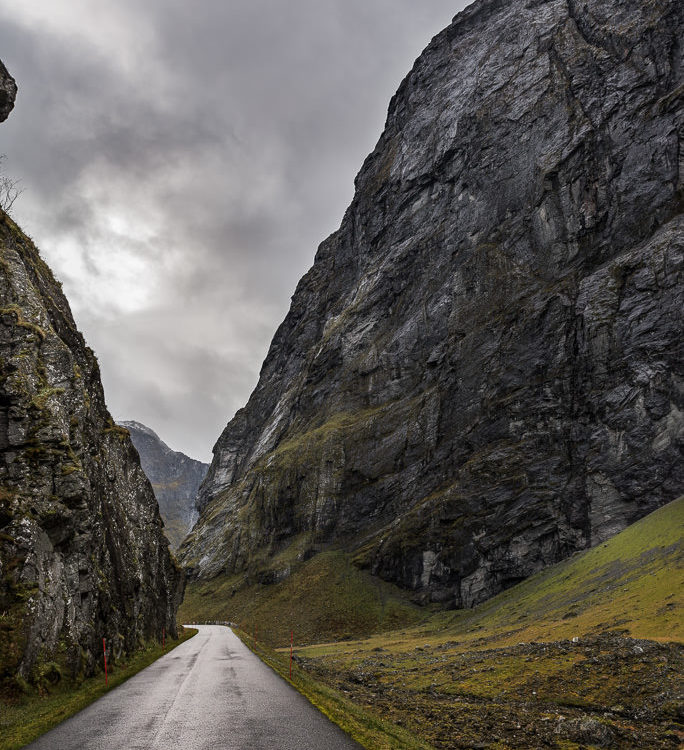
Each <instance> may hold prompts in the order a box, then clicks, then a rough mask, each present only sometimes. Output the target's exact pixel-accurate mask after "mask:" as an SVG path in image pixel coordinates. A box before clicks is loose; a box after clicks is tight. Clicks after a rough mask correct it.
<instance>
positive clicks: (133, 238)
mask: <svg viewBox="0 0 684 750" xmlns="http://www.w3.org/2000/svg"><path fill="white" fill-rule="evenodd" d="M30 5H31V6H41V0H31V1H30ZM464 5H465V3H464V2H461V1H456V2H447V1H446V0H425V2H422V3H415V2H412V0H374V1H372V2H368V0H292V1H290V2H287V3H285V2H282V1H281V2H276V1H275V0H231V1H230V2H219V1H218V0H200V1H199V2H197V3H192V4H189V3H187V2H185V0H182V1H181V0H148V1H147V2H145V3H139V2H137V0H136V2H134V1H133V0H119V2H118V3H113V0H112V2H111V3H108V2H107V0H93V2H92V3H88V4H85V5H84V6H83V7H87V8H89V9H90V8H92V10H89V11H88V13H85V14H84V15H83V17H79V16H78V15H77V14H76V13H75V12H74V10H72V9H71V8H72V3H71V2H70V0H44V1H43V3H42V6H41V10H42V11H44V12H45V13H47V14H59V13H61V14H62V18H67V20H68V23H67V25H66V26H65V25H64V24H62V25H61V26H59V25H58V24H57V23H55V24H37V23H29V22H28V21H27V20H26V18H27V17H26V16H25V15H24V14H23V13H22V12H20V11H17V6H16V5H14V4H10V3H9V0H0V58H2V59H3V60H4V61H5V63H6V64H7V66H8V68H9V70H10V71H11V72H12V74H13V75H14V77H15V78H16V79H17V82H18V84H19V95H18V98H17V104H16V108H15V110H14V112H13V113H12V116H11V117H10V118H9V119H8V121H7V122H6V123H5V124H4V125H3V129H2V131H0V139H2V140H1V141H0V153H6V154H7V155H8V159H7V164H6V167H7V169H8V170H10V172H11V173H12V174H13V176H15V177H20V178H22V180H23V184H24V187H25V188H26V191H25V193H24V195H23V196H22V198H21V199H20V201H19V202H18V203H17V204H16V209H15V216H16V218H17V219H18V220H19V221H20V223H21V224H22V226H23V227H24V229H25V230H26V231H27V232H28V233H29V234H31V235H32V236H33V237H34V238H35V239H36V241H37V243H38V244H39V246H40V247H41V250H42V252H43V254H44V256H45V258H46V260H47V261H48V262H49V263H50V264H51V265H52V266H53V268H54V270H55V272H56V274H57V276H58V277H59V278H61V279H62V280H63V282H64V287H65V290H66V292H67V295H68V296H69V299H70V301H71V303H72V307H73V309H74V314H75V316H76V319H77V322H78V323H79V325H81V326H82V328H83V329H84V331H85V333H86V335H87V338H88V340H89V343H90V345H91V346H92V347H93V348H94V349H95V351H96V352H97V353H98V356H99V359H100V362H101V367H102V372H103V379H104V383H105V388H106V394H107V400H108V403H109V405H110V408H111V409H112V411H113V412H114V413H115V415H116V416H117V417H121V418H130V419H137V420H140V421H143V422H148V423H149V424H150V426H151V427H153V428H155V429H156V430H158V431H159V433H160V435H161V436H162V437H163V439H164V440H166V441H167V442H168V443H169V444H170V445H172V446H173V447H175V448H177V449H180V450H185V451H186V452H188V453H190V454H191V455H194V456H196V457H199V458H202V459H204V460H206V459H207V458H208V457H209V451H210V448H211V446H212V445H213V443H214V441H215V440H216V438H217V437H218V434H219V433H220V431H221V429H222V428H223V426H224V425H225V423H226V422H227V420H228V419H229V418H230V417H231V416H232V414H233V413H234V411H235V410H236V409H238V408H239V407H240V406H241V405H243V404H244V403H245V401H246V400H247V398H248V396H249V393H250V391H251V389H252V388H253V386H254V385H255V383H256V378H257V376H258V372H259V368H260V365H261V361H262V359H263V357H264V355H265V353H266V350H267V347H268V344H269V341H270V338H271V336H272V335H273V333H274V332H275V329H276V327H277V326H278V324H279V323H280V321H281V319H282V318H283V316H284V315H285V313H286V312H287V308H288V306H289V299H290V296H291V294H292V292H293V291H294V288H295V285H296V283H297V281H298V279H299V277H300V276H301V275H302V274H303V273H304V272H305V271H306V270H307V269H308V267H309V266H310V264H311V262H312V260H313V257H314V254H315V251H316V248H317V246H318V244H319V243H320V241H321V240H323V239H324V238H325V237H326V236H327V235H328V234H330V232H332V231H333V230H334V229H336V227H337V225H338V224H339V221H340V219H341V217H342V214H343V212H344V210H345V208H346V206H347V204H348V203H349V201H350V199H351V197H352V191H353V178H354V176H355V174H356V172H357V171H358V169H359V168H360V166H361V164H362V162H363V159H364V158H365V156H366V154H367V153H368V152H369V151H370V150H372V148H373V146H374V145H375V142H376V140H377V138H378V137H379V135H380V132H381V130H382V125H383V123H384V118H385V114H386V109H387V104H388V102H389V99H390V97H391V96H392V94H393V93H394V91H395V90H396V88H397V86H398V84H399V82H400V80H401V78H402V77H403V76H404V75H405V74H406V73H407V72H408V70H409V69H410V67H411V65H412V62H413V60H414V59H415V58H416V57H417V56H418V55H419V53H420V52H421V50H422V49H423V48H424V47H425V46H426V44H427V43H428V42H429V40H430V37H431V36H432V35H433V34H435V33H437V32H438V31H439V30H440V29H441V28H443V27H444V26H445V25H446V24H447V23H448V22H449V21H450V20H451V17H452V16H453V15H454V14H455V13H456V12H457V11H458V10H459V9H460V8H461V7H463V6H464ZM76 6H77V4H76V5H74V7H76ZM98 9H99V10H100V11H102V10H109V11H111V12H112V13H115V14H116V18H115V20H116V22H117V24H118V26H116V28H115V29H114V31H112V34H114V37H113V38H112V39H109V38H107V37H106V36H104V35H106V34H107V33H108V32H107V30H106V29H103V28H101V27H100V26H98V24H97V23H95V22H94V19H95V16H96V13H97V11H98ZM69 13H71V16H70V15H69ZM91 14H92V15H91ZM50 18H52V16H50ZM117 35H118V36H117ZM124 47H125V49H124ZM119 49H121V57H120V58H119V55H117V50H119ZM119 268H120V269H122V270H121V273H120V274H119V273H118V269H119ZM110 275H111V279H110V278H109V277H110ZM141 295H142V297H143V299H141ZM120 300H123V301H124V302H125V303H126V304H121V305H119V304H118V302H119V301H120Z"/></svg>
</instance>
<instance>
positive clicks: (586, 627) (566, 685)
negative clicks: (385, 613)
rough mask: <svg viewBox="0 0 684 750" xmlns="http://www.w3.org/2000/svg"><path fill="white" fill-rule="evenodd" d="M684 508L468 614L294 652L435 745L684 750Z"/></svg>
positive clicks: (357, 699)
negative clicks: (676, 749)
mask: <svg viewBox="0 0 684 750" xmlns="http://www.w3.org/2000/svg"><path fill="white" fill-rule="evenodd" d="M683 530H684V498H680V499H679V500H676V501H674V502H672V503H670V504H669V505H667V506H665V507H663V508H661V509H659V510H658V511H656V512H654V513H652V514H651V515H650V516H648V517H646V518H644V519H642V520H641V521H639V522H638V523H636V524H634V525H633V526H631V527H629V528H628V529H626V530H625V531H623V532H622V533H621V534H619V535H617V536H616V537H614V538H613V539H611V540H609V541H608V542H606V543H604V544H602V545H600V546H599V547H596V548H594V549H591V550H588V551H586V552H583V553H579V554H577V555H575V556H574V557H572V558H571V559H569V560H566V561H564V562H562V563H560V564H558V565H554V566H553V567H550V568H548V569H546V570H544V571H542V572H541V573H539V574H537V575H535V576H533V577H531V578H529V579H528V580H527V581H524V582H523V583H521V584H519V585H518V586H515V587H514V588H512V589H509V590H508V591H505V592H503V593H502V594H500V595H499V596H497V597H495V598H493V599H491V600H490V601H489V602H486V603H485V604H483V605H481V606H479V607H477V608H475V609H473V610H469V611H454V612H439V613H436V614H433V615H432V616H431V617H430V618H429V619H427V620H426V621H424V622H423V623H420V624H418V625H416V626H409V627H405V628H403V629H402V630H398V631H394V632H387V633H379V634H376V635H374V636H373V637H371V638H369V639H366V640H362V641H355V642H351V643H329V644H319V645H313V646H309V647H306V648H300V649H297V651H296V654H297V657H298V658H299V664H300V666H301V667H302V668H304V669H305V670H306V671H307V673H308V674H309V676H310V678H311V679H314V680H317V681H318V682H322V683H324V684H326V685H327V686H328V687H330V688H331V689H334V690H337V691H338V692H339V693H341V694H343V695H344V696H345V699H346V700H352V701H353V702H354V703H355V704H356V705H359V706H365V707H366V709H367V710H368V711H369V712H370V713H371V714H372V715H376V716H378V717H382V718H383V719H384V720H386V721H390V722H393V723H394V724H397V725H399V726H402V727H403V728H404V729H406V730H407V731H409V732H410V733H412V734H413V735H414V736H415V737H417V738H420V739H421V740H422V741H427V742H428V743H429V744H430V745H431V746H432V747H436V748H466V747H486V748H501V749H502V748H537V747H550V748H565V749H566V750H568V749H570V748H582V747H584V748H587V747H615V748H646V747H648V748H674V747H679V746H682V741H683V740H684V726H682V723H681V720H682V716H683V714H682V707H681V676H682V673H683V672H684V649H683V648H682V643H683V642H684V622H683V618H682V606H683V605H684V543H683V539H682V532H683Z"/></svg>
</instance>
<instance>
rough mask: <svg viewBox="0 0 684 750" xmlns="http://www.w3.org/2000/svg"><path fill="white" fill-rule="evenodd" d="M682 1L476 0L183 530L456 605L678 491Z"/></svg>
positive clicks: (232, 560)
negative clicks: (348, 565)
mask: <svg viewBox="0 0 684 750" xmlns="http://www.w3.org/2000/svg"><path fill="white" fill-rule="evenodd" d="M683 13H684V6H682V4H681V3H680V2H677V0H585V1H584V2H581V3H580V2H578V1H577V0H479V1H478V2H476V3H474V4H473V5H471V6H470V7H469V8H467V9H466V10H465V11H463V12H462V13H460V14H459V15H458V16H456V18H455V19H454V21H453V23H452V24H451V25H450V26H449V27H448V28H447V29H445V30H444V31H443V32H442V33H440V34H439V35H438V36H437V37H435V39H433V40H432V42H431V43H430V45H429V46H428V47H427V49H426V50H425V51H424V52H423V54H422V55H421V56H420V58H419V59H418V60H417V61H416V63H415V65H414V67H413V70H412V71H411V73H410V74H409V75H408V76H407V77H406V79H405V80H404V81H403V83H402V84H401V86H400V88H399V90H398V92H397V94H396V95H395V96H394V98H393V99H392V101H391V104H390V107H389V113H388V117H387V123H386V127H385V131H384V133H383V134H382V136H381V138H380V140H379V142H378V144H377V146H376V148H375V150H374V151H373V153H372V154H371V155H370V156H369V157H368V158H367V160H366V162H365V163H364V165H363V167H362V169H361V171H360V173H359V175H358V176H357V179H356V192H355V196H354V199H353V201H352V204H351V206H350V207H349V209H348V210H347V212H346V214H345V216H344V219H343V221H342V225H341V227H340V229H339V230H338V231H337V232H335V233H334V234H333V235H332V236H331V237H329V238H328V239H327V240H326V241H325V242H323V243H322V245H321V246H320V247H319V249H318V252H317V254H316V258H315V262H314V265H313V267H312V268H311V270H310V271H309V272H308V273H307V274H306V275H305V276H304V277H303V278H302V280H301V281H300V283H299V285H298V287H297V289H296V292H295V294H294V296H293V299H292V305H291V308H290V311H289V313H288V315H287V317H286V318H285V320H284V322H283V323H282V324H281V326H280V327H279V329H278V331H277V332H276V334H275V337H274V339H273V342H272V344H271V348H270V351H269V353H268V355H267V357H266V360H265V362H264V364H263V367H262V370H261V374H260V379H259V383H258V385H257V387H256V390H255V391H254V393H253V394H252V396H251V398H250V399H249V402H248V404H247V406H246V407H245V408H244V409H242V410H240V411H239V412H238V413H237V414H236V416H235V417H234V419H233V420H232V421H231V422H230V423H229V424H228V426H227V427H226V429H225V430H224V432H223V434H222V435H221V437H220V438H219V440H218V442H217V443H216V446H215V448H214V459H213V462H212V464H211V467H210V469H209V472H208V475H207V478H206V480H205V481H204V483H203V485H202V488H201V490H200V495H199V501H198V508H199V510H200V519H199V521H198V523H197V525H196V526H195V529H194V531H193V532H192V534H191V535H190V537H189V538H188V540H187V541H186V542H185V544H184V545H183V546H182V547H181V553H180V554H181V561H182V563H183V564H184V565H185V566H187V568H188V569H189V570H190V571H191V574H192V575H195V576H199V577H201V578H209V577H212V576H215V575H217V574H219V573H222V572H227V573H231V572H235V571H245V572H246V573H247V574H248V575H249V576H251V577H252V579H256V580H263V581H268V580H273V579H274V578H276V579H277V578H278V577H280V576H282V575H286V574H287V570H288V569H289V568H288V567H287V566H286V565H285V564H284V563H283V562H282V561H284V560H285V559H287V560H289V561H291V560H296V559H298V558H299V559H304V558H306V557H308V556H310V555H312V554H315V553H316V552H317V551H318V550H320V549H322V548H323V547H325V546H327V545H340V546H343V547H345V548H346V549H350V550H354V551H355V553H356V558H355V559H356V562H357V564H358V565H361V566H365V567H367V568H369V569H370V570H371V571H372V572H373V573H375V574H377V575H379V576H381V577H382V578H385V579H387V580H390V581H394V582H397V583H399V584H401V585H403V586H405V587H408V588H410V589H413V590H415V591H416V596H417V598H418V599H419V600H421V601H429V600H432V601H441V602H444V603H446V604H449V605H452V606H471V605H473V604H474V603H476V602H479V601H482V600H483V599H485V598H487V597H488V596H490V595H492V594H494V593H496V592H497V591H499V590H500V589H502V588H504V587H506V586H509V585H511V584H513V583H515V582H517V581H519V580H520V579H522V578H524V577H526V576H528V575H530V574H531V573H533V572H535V571H537V570H539V569H540V568H542V567H543V566H545V565H547V564H549V563H553V562H555V561H557V560H559V559H561V558H563V557H566V556H568V555H570V554H572V553H573V552H574V551H576V550H578V549H582V548H585V547H587V546H590V545H592V544H596V543H597V542H600V541H601V540H603V539H606V538H607V537H608V536H610V535H612V534H614V533H616V532H617V531H619V530H621V529H623V528H624V527H625V526H626V525H627V524H629V523H631V522H632V521H634V520H636V519H637V518H639V517H641V516H643V515H645V514H646V513H648V512H649V511H651V510H653V509H654V508H656V507H657V506H659V505H661V504H663V503H665V502H667V501H669V500H672V499H673V498H675V497H677V496H678V495H679V494H681V493H682V491H683V487H684V467H683V465H682V463H681V457H680V449H681V437H682V431H683V428H684V422H683V420H682V359H683V358H682V339H681V330H682V318H681V310H682V298H683V293H682V283H681V268H682V246H683V238H684V232H683V228H682V207H683V200H682V185H681V172H682V153H683V152H682V144H681V138H682V128H683V127H684V125H683V122H682V119H683V114H684V107H682V93H683V87H682V44H681V40H682V38H684V25H683V21H682V15H683Z"/></svg>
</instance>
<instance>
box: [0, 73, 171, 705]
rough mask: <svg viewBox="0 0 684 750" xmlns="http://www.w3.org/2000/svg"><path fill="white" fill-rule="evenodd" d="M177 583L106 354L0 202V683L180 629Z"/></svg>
mask: <svg viewBox="0 0 684 750" xmlns="http://www.w3.org/2000/svg"><path fill="white" fill-rule="evenodd" d="M1 74H2V71H0V75H1ZM0 88H2V85H1V84H0ZM182 593H183V577H182V574H181V571H180V569H179V568H178V566H177V565H176V563H175V562H174V561H173V560H172V558H171V556H170V554H169V550H168V542H167V540H166V539H165V537H164V535H163V532H162V522H161V518H160V516H159V510H158V508H157V502H156V500H155V498H154V494H153V492H152V488H151V486H150V484H149V482H148V480H147V478H146V477H145V475H144V473H143V471H142V469H141V468H140V463H139V459H138V454H137V453H136V451H135V449H134V448H133V445H132V444H131V440H130V437H129V434H128V432H127V431H126V430H124V429H123V428H121V427H118V426H117V425H115V424H114V422H113V421H112V418H111V416H110V415H109V412H108V411H107V408H106V406H105V401H104V395H103V391H102V385H101V382H100V374H99V369H98V365H97V360H96V359H95V356H94V355H93V353H92V351H91V350H90V349H89V348H88V347H87V346H86V345H85V342H84V340H83V337H82V336H81V334H80V333H79V332H78V330H77V329H76V326H75V324H74V320H73V318H72V316H71V311H70V309H69V305H68V303H67V301H66V299H65V297H64V295H63V294H62V290H61V286H60V285H59V283H58V282H57V281H55V279H54V277H53V276H52V273H51V272H50V269H49V268H48V267H47V266H46V265H45V263H44V262H43V260H42V259H41V258H40V256H39V254H38V251H37V250H36V248H35V246H34V245H33V243H32V242H31V241H30V240H29V239H28V238H27V237H26V236H25V235H24V234H23V233H22V232H21V231H20V229H19V228H18V227H17V226H16V224H15V223H14V222H13V221H12V220H11V219H10V218H9V217H8V216H7V215H6V214H5V213H4V212H2V211H0V688H5V689H10V690H11V689H12V686H13V685H14V686H16V685H17V683H19V684H21V681H22V680H25V681H29V682H37V683H41V682H42V681H44V680H55V679H58V677H59V672H60V669H62V670H68V671H69V672H70V673H71V674H72V675H73V676H78V675H79V674H88V673H90V672H92V671H93V669H94V668H95V665H99V664H100V663H101V658H102V657H101V654H102V638H103V637H104V638H106V639H107V645H108V648H109V650H110V659H116V658H118V657H119V656H120V655H121V654H122V653H125V652H130V651H131V650H133V649H135V648H136V647H137V646H138V645H139V644H140V642H141V641H143V640H146V639H150V638H153V637H160V636H161V632H162V628H166V630H167V632H169V633H171V634H173V633H175V631H176V610H177V608H178V605H179V604H180V600H181V598H182Z"/></svg>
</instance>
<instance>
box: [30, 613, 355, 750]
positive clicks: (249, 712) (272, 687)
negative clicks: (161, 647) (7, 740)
mask: <svg viewBox="0 0 684 750" xmlns="http://www.w3.org/2000/svg"><path fill="white" fill-rule="evenodd" d="M193 627H197V629H198V630H199V633H198V634H197V635H196V636H195V637H194V638H191V639H190V640H188V641H186V642H185V643H183V644H182V645H180V646H178V647H177V648H176V649H174V650H173V651H171V652H170V653H168V654H167V655H166V656H164V657H162V658H161V659H159V660H157V661H156V662H154V664H152V665H150V666H149V667H147V669H144V670H143V671H142V672H139V673H138V674H137V675H135V677H132V678H131V679H130V680H128V681H126V682H125V683H123V684H122V685H119V687H117V688H115V689H114V690H112V691H111V692H110V693H107V694H106V695H105V696H103V697H102V698H100V699H99V700H98V701H95V703H92V704H91V705H90V706H88V707H87V708H85V709H84V710H83V711H81V712H80V713H78V714H76V715H75V716H72V717H71V718H70V719H67V720H66V721H64V722H63V723H62V724H60V725H59V726H57V727H55V728H54V729H52V730H51V731H49V732H48V733H47V734H44V735H43V736H42V737H40V739H38V740H36V741H35V742H34V743H32V744H31V745H29V746H28V747H29V748H31V750H143V748H144V750H157V749H158V750H176V748H178V750H210V749H211V750H276V749H277V750H308V749H310V750H321V748H322V749H323V750H358V749H359V748H360V747H361V746H360V745H358V744H357V743H356V742H354V741H353V740H351V739H350V738H349V737H348V736H347V735H346V734H345V733H344V732H343V731H342V730H341V729H340V728H339V727H337V726H336V725H335V724H333V723H332V722H331V721H329V720H328V719H327V718H326V717H325V716H323V714H321V713H320V712H319V711H318V710H317V709H316V708H314V707H313V706H312V705H311V704H310V703H309V702H308V701H307V700H306V698H304V697H303V696H301V695H300V694H299V693H298V692H297V691H296V690H295V689H294V688H292V687H291V686H290V685H288V684H287V683H286V682H285V681H284V680H282V679H281V678H280V677H278V676H277V675H276V674H275V673H274V672H273V671H271V669H269V668H268V667H267V666H265V665H264V664H263V663H262V662H261V661H260V660H259V659H258V658H257V657H256V656H254V654H252V652H251V651H250V650H249V649H248V648H247V647H246V646H245V645H244V644H243V643H242V642H241V641H240V640H239V639H238V637H237V636H236V635H234V634H233V632H232V631H231V630H229V629H228V628H226V627H222V626H219V625H197V626H193Z"/></svg>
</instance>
